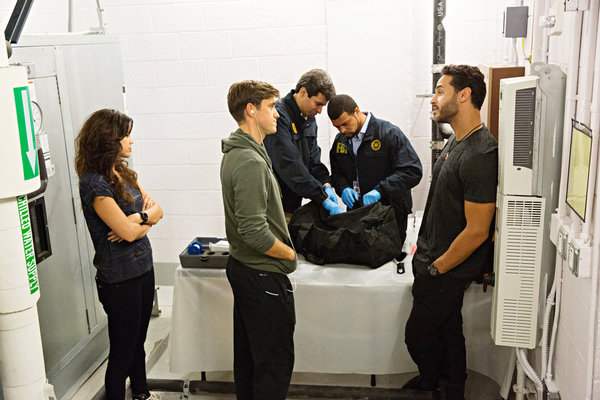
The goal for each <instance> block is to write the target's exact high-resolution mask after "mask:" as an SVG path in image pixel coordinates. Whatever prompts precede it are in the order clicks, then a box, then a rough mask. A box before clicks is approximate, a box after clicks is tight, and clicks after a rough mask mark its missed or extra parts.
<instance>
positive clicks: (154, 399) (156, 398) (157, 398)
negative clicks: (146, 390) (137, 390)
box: [131, 392, 162, 400]
mask: <svg viewBox="0 0 600 400" xmlns="http://www.w3.org/2000/svg"><path fill="white" fill-rule="evenodd" d="M131 398H132V399H133V400H162V394H160V393H156V392H150V397H148V396H147V395H146V394H134V395H132V397H131Z"/></svg>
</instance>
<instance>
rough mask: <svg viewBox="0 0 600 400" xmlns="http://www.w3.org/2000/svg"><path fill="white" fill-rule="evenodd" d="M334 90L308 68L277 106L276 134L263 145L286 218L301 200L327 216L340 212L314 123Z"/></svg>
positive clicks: (327, 80) (319, 73)
mask: <svg viewBox="0 0 600 400" xmlns="http://www.w3.org/2000/svg"><path fill="white" fill-rule="evenodd" d="M334 95H335V87H334V86H333V82H332V81H331V78H330V77H329V74H327V72H325V71H323V70H322V69H312V70H310V71H308V72H306V73H305V74H304V75H302V76H301V77H300V80H299V81H298V83H297V84H296V88H295V89H294V90H292V91H290V92H289V93H288V94H287V95H286V96H285V97H284V98H282V99H281V101H280V102H279V103H278V104H277V106H276V108H277V112H278V113H279V119H278V120H277V132H276V133H275V134H274V135H268V136H266V137H265V140H264V144H265V147H266V149H267V152H268V153H269V157H270V158H271V161H272V163H273V170H274V171H275V176H276V177H277V181H278V182H279V186H280V187H281V192H282V196H283V198H282V203H283V210H284V211H285V215H286V219H287V220H288V222H289V219H290V217H291V215H292V213H293V212H294V211H296V209H297V208H298V207H300V205H301V203H302V199H303V198H306V199H311V200H313V201H316V202H318V203H319V204H322V205H323V207H325V209H327V211H329V213H330V214H331V215H333V214H339V213H341V212H344V209H343V207H341V206H339V205H338V204H337V197H336V195H335V192H334V190H333V188H332V187H331V184H330V183H329V171H328V170H327V167H326V166H325V165H323V163H321V148H320V147H319V145H318V144H317V122H316V120H315V115H317V114H320V113H321V111H322V110H323V107H324V106H325V105H326V104H327V102H328V101H329V99H331V97H333V96H334Z"/></svg>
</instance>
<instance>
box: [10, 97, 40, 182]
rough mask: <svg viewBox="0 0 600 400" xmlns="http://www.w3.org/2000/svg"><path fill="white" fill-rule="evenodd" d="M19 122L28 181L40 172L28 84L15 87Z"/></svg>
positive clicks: (20, 140) (24, 171)
mask: <svg viewBox="0 0 600 400" xmlns="http://www.w3.org/2000/svg"><path fill="white" fill-rule="evenodd" d="M14 95H15V107H16V109H17V122H18V125H19V142H20V144H21V161H22V162H23V178H24V179H25V180H26V181H27V180H29V179H32V178H35V177H37V176H38V175H39V174H40V171H39V168H38V161H37V150H36V148H35V131H34V129H33V117H32V115H31V100H30V99H29V88H27V86H23V87H17V88H14Z"/></svg>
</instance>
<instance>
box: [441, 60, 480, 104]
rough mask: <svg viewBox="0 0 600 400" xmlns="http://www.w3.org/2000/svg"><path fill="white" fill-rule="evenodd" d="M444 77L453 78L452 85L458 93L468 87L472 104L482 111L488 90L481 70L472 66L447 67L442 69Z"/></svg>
mask: <svg viewBox="0 0 600 400" xmlns="http://www.w3.org/2000/svg"><path fill="white" fill-rule="evenodd" d="M442 75H448V76H451V77H452V81H451V82H450V84H451V85H452V86H453V87H454V89H456V91H457V92H458V91H460V90H463V89H464V88H466V87H468V88H471V103H473V105H474V106H475V108H477V109H478V110H481V105H482V104H483V100H484V99H485V92H486V89H485V81H484V76H483V74H482V73H481V71H480V70H479V68H477V67H473V66H471V65H445V66H444V68H442Z"/></svg>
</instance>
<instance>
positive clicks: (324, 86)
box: [296, 68, 335, 101]
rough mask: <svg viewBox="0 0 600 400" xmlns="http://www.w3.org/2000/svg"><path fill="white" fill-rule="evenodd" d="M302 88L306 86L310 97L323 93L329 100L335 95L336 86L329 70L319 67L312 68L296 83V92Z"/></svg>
mask: <svg viewBox="0 0 600 400" xmlns="http://www.w3.org/2000/svg"><path fill="white" fill-rule="evenodd" d="M302 88H306V92H307V93H308V97H313V96H318V95H319V93H322V94H323V96H325V98H326V99H327V100H328V101H329V100H331V98H332V97H333V96H335V86H333V82H332V81H331V77H330V76H329V74H328V73H327V72H325V71H323V70H322V69H318V68H316V69H311V70H310V71H308V72H305V73H304V74H303V75H302V76H301V77H300V80H298V83H297V84H296V93H298V92H299V91H300V89H302Z"/></svg>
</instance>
